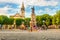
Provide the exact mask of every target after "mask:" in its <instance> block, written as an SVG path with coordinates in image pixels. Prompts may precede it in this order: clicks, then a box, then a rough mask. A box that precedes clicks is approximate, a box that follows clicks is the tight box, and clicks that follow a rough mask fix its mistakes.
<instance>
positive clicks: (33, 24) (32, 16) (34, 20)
mask: <svg viewBox="0 0 60 40" xmlns="http://www.w3.org/2000/svg"><path fill="white" fill-rule="evenodd" d="M35 26H36V15H35V12H34V7H33V8H32V14H31V21H30V27H35Z"/></svg>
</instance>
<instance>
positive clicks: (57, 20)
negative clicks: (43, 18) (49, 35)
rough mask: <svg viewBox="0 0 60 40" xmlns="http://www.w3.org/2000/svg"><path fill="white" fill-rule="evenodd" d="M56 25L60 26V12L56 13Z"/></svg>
mask: <svg viewBox="0 0 60 40" xmlns="http://www.w3.org/2000/svg"><path fill="white" fill-rule="evenodd" d="M56 23H57V25H60V10H58V11H57V12H56Z"/></svg>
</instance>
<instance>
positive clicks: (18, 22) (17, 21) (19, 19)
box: [16, 18, 25, 26]
mask: <svg viewBox="0 0 60 40" xmlns="http://www.w3.org/2000/svg"><path fill="white" fill-rule="evenodd" d="M22 22H25V20H24V19H21V18H18V19H16V25H17V26H19V25H21V24H22Z"/></svg>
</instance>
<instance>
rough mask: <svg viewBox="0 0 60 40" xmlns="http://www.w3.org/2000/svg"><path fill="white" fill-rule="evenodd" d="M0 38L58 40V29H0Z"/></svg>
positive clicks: (59, 37)
mask: <svg viewBox="0 0 60 40" xmlns="http://www.w3.org/2000/svg"><path fill="white" fill-rule="evenodd" d="M0 40H60V29H48V30H40V31H39V32H28V31H23V32H21V31H15V32H13V31H0Z"/></svg>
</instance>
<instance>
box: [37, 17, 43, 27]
mask: <svg viewBox="0 0 60 40" xmlns="http://www.w3.org/2000/svg"><path fill="white" fill-rule="evenodd" d="M42 19H43V18H42V16H36V21H37V26H38V27H40V26H41V25H42V24H43V21H42Z"/></svg>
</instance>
